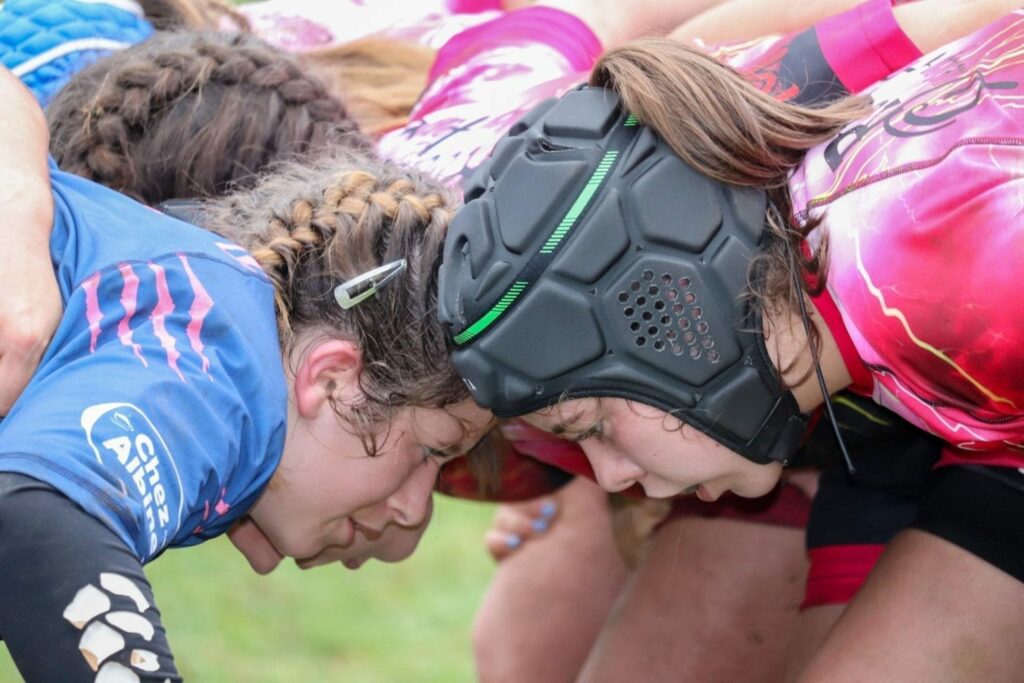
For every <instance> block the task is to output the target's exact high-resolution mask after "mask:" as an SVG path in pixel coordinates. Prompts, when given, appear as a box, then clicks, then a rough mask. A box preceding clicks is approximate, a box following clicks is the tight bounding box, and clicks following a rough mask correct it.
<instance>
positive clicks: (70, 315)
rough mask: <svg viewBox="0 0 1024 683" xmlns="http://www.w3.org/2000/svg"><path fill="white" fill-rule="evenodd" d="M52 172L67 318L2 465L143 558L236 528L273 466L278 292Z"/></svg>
mask: <svg viewBox="0 0 1024 683" xmlns="http://www.w3.org/2000/svg"><path fill="white" fill-rule="evenodd" d="M51 173H52V185H53V192H54V200H55V203H56V206H55V218H54V226H53V236H52V238H51V241H50V248H51V254H52V258H53V264H54V269H55V271H56V273H57V278H58V280H59V284H60V289H61V294H62V296H63V299H64V305H65V310H64V316H63V319H62V320H61V323H60V326H59V327H58V329H57V332H56V335H55V337H54V339H53V341H52V343H51V345H50V348H49V349H48V351H47V353H46V355H45V356H44V358H43V360H42V363H41V365H40V366H39V369H38V370H37V372H36V374H35V375H34V376H33V378H32V381H31V383H30V384H29V386H28V387H27V388H26V390H25V392H24V393H23V394H22V396H21V397H20V398H19V399H18V401H17V402H16V404H15V405H14V408H13V410H12V411H11V413H10V414H9V415H8V417H7V418H6V419H5V420H3V422H2V423H0V471H10V472H20V473H22V474H25V475H28V476H32V477H35V478H37V479H40V480H42V481H45V482H47V483H49V484H50V485H51V486H53V487H55V488H56V489H58V490H60V491H61V492H63V493H64V494H65V495H67V496H68V497H69V498H71V499H72V500H74V501H75V502H76V503H78V504H79V505H80V506H82V508H84V509H85V510H86V511H87V512H88V513H90V514H92V515H93V516H95V517H97V518H99V519H101V520H102V521H104V522H105V523H106V524H108V525H109V526H110V527H111V528H112V529H113V530H114V531H115V532H116V533H117V534H118V535H119V536H120V537H121V538H122V539H123V540H124V542H125V543H127V544H128V546H129V547H131V548H132V549H134V551H135V553H136V554H137V555H138V557H139V558H140V560H142V561H143V562H146V561H148V560H150V559H152V558H153V557H155V556H156V555H157V554H159V553H160V552H161V551H163V550H164V549H165V548H167V547H169V546H175V545H191V544H194V543H199V542H201V541H202V540H205V539H207V538H211V537H213V536H216V535H218V534H220V533H223V532H224V531H226V530H227V528H228V527H229V526H230V524H231V523H232V522H233V521H234V520H236V519H237V518H238V517H240V516H241V515H242V514H243V513H244V512H245V511H246V510H247V509H248V508H249V507H251V506H252V504H253V503H254V502H255V500H256V499H257V497H258V496H259V494H260V492H261V491H262V489H263V487H264V486H265V485H266V484H267V482H268V481H269V479H270V477H271V475H272V474H273V472H274V470H275V468H276V467H277V464H278V462H279V460H280V456H281V449H282V447H283V442H284V430H285V419H286V391H287V389H286V385H285V381H284V372H283V367H282V362H281V352H280V347H279V342H278V337H277V327H276V322H275V315H274V298H273V287H272V285H271V284H270V282H269V281H268V280H267V278H266V277H265V275H264V274H263V272H262V271H261V270H260V268H259V266H258V264H257V263H256V262H255V261H254V260H253V259H252V258H251V257H250V256H249V255H248V254H247V253H246V252H245V251H244V250H243V249H242V248H240V247H238V246H236V245H234V244H231V243H229V242H228V241H227V240H224V239H223V238H221V237H218V236H217V235H214V234H212V233H209V232H206V231H204V230H200V229H199V228H196V227H194V226H192V225H188V224H186V223H182V222H180V221H178V220H175V219H173V218H170V217H168V216H164V215H163V214H160V213H158V212H156V211H154V210H153V209H150V208H148V207H145V206H143V205H141V204H138V203H136V202H134V201H132V200H130V199H128V198H127V197H124V196H122V195H120V194H118V193H116V192H113V191H111V190H108V189H106V188H104V187H102V186H100V185H97V184H95V183H92V182H89V181H87V180H83V179H81V178H78V177H75V176H73V175H70V174H66V173H63V172H60V171H58V170H57V169H56V167H54V166H53V165H52V164H51Z"/></svg>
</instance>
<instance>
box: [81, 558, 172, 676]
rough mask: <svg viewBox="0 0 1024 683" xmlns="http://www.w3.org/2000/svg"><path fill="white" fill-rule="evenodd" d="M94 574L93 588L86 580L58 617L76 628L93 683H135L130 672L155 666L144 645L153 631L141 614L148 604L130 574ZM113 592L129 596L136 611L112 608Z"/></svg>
mask: <svg viewBox="0 0 1024 683" xmlns="http://www.w3.org/2000/svg"><path fill="white" fill-rule="evenodd" d="M99 578H100V580H99V584H100V586H99V587H96V586H94V585H93V584H91V583H90V584H86V585H85V587H84V588H82V589H80V590H79V591H78V593H76V594H75V597H74V599H72V600H71V603H70V604H69V605H68V606H67V607H66V608H65V609H64V618H65V619H66V620H67V621H69V622H71V624H72V625H73V626H74V627H75V628H76V629H78V630H79V631H81V632H82V637H81V639H79V641H78V650H79V651H80V652H81V653H82V656H83V657H84V658H85V661H86V662H87V663H88V664H89V668H90V669H92V670H93V671H95V672H96V679H95V680H96V683H139V681H140V680H141V679H140V677H139V674H138V673H136V671H141V672H146V673H151V672H155V671H159V669H160V662H159V661H158V657H157V655H156V653H155V652H152V651H151V650H148V649H146V645H145V644H144V643H149V642H151V641H152V640H153V636H154V635H155V634H156V629H155V627H154V626H153V622H151V621H150V620H149V619H147V618H146V617H145V616H144V614H145V612H146V611H147V610H148V609H149V608H150V607H151V605H150V604H149V600H147V599H146V596H145V595H143V593H142V591H141V590H140V589H139V587H138V586H137V585H136V584H135V583H134V582H133V581H131V580H130V579H128V578H126V577H124V576H122V575H120V574H115V573H113V572H104V573H102V574H100V577H99ZM115 596H123V597H125V598H129V599H130V604H132V606H134V607H135V609H136V610H138V611H137V612H136V611H131V610H123V609H122V610H112V605H113V599H114V598H115ZM122 602H125V601H123V600H122ZM140 641H141V642H140ZM118 660H120V661H118ZM125 663H127V665H126V664H125Z"/></svg>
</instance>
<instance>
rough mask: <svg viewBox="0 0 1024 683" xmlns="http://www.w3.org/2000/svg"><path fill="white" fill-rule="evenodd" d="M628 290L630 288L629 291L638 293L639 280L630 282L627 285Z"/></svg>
mask: <svg viewBox="0 0 1024 683" xmlns="http://www.w3.org/2000/svg"><path fill="white" fill-rule="evenodd" d="M629 288H630V290H632V291H634V292H638V291H640V281H639V280H633V281H632V282H630V283H629Z"/></svg>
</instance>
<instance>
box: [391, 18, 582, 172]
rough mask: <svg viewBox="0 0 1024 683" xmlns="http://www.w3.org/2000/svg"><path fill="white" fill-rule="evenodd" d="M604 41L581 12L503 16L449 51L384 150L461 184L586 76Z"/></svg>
mask: <svg viewBox="0 0 1024 683" xmlns="http://www.w3.org/2000/svg"><path fill="white" fill-rule="evenodd" d="M600 53H601V43H600V42H599V41H598V39H597V37H596V36H594V34H593V32H591V30H590V29H589V28H588V27H587V26H586V24H584V23H583V22H582V21H580V20H579V19H577V18H576V17H574V16H572V15H570V14H566V13H565V12H560V11H558V10H554V9H549V8H545V7H532V8H528V9H523V10H517V11H515V12H509V13H507V14H503V15H501V16H499V17H497V18H495V19H493V20H491V21H488V22H486V23H483V24H480V25H479V26H476V27H473V28H470V29H467V30H465V31H462V32H461V33H460V34H459V35H457V36H455V37H454V38H452V39H451V40H450V41H448V43H446V44H445V46H444V47H443V48H441V50H440V52H439V53H438V56H437V60H436V61H435V62H434V66H433V69H431V73H430V79H429V85H428V86H427V89H426V90H425V91H424V93H423V96H422V97H421V98H420V101H419V102H418V103H417V105H416V107H415V108H414V109H413V112H412V115H411V117H410V122H409V124H408V125H407V126H405V127H404V128H402V129H399V130H396V131H393V132H391V133H388V134H387V135H385V136H384V137H383V138H382V139H381V140H380V143H379V145H378V150H379V151H380V152H381V154H383V155H384V156H385V157H388V158H391V159H394V160H396V161H401V162H404V163H407V164H412V165H413V166H416V167H417V168H419V169H420V170H423V171H427V172H429V173H432V174H433V175H434V176H435V177H437V178H440V179H441V180H444V181H446V182H449V183H451V184H454V185H458V184H461V181H462V178H463V176H464V175H465V173H466V172H467V171H469V170H472V169H474V168H476V167H477V166H479V165H480V163H481V162H482V161H483V160H484V159H486V158H487V156H488V155H489V154H490V152H491V150H492V149H493V148H494V145H495V143H496V142H497V141H498V140H499V139H500V138H501V137H502V136H503V135H504V134H505V133H506V132H508V129H509V128H511V126H512V124H513V123H515V122H516V121H517V120H519V119H520V118H522V116H523V115H524V114H526V113H527V112H528V111H529V110H530V109H532V108H533V107H535V106H536V105H538V104H540V103H541V102H542V101H544V100H545V99H547V98H549V97H553V96H557V95H560V94H562V93H563V92H565V91H566V90H568V89H569V88H572V87H574V86H576V85H578V84H579V83H581V82H583V81H584V80H585V79H586V76H587V73H588V72H589V71H590V68H591V66H593V64H594V61H595V60H596V59H597V57H598V55H600Z"/></svg>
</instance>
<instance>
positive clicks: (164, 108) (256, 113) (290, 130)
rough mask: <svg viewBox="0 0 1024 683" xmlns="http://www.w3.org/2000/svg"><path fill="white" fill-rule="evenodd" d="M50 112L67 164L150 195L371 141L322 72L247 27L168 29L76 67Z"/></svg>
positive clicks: (210, 191) (210, 189) (242, 179)
mask: <svg viewBox="0 0 1024 683" xmlns="http://www.w3.org/2000/svg"><path fill="white" fill-rule="evenodd" d="M47 119H48V121H49V123H50V150H51V152H52V153H53V156H54V158H55V159H56V161H57V163H58V164H59V165H60V166H61V167H62V168H63V169H64V170H67V171H70V172H72V173H76V174H78V175H81V176H84V177H86V178H89V179H91V180H95V181H97V182H100V183H102V184H104V185H107V186H108V187H112V188H113V189H116V190H119V191H121V192H124V193H126V194H128V195H131V196H132V197H134V198H136V199H138V200H140V201H143V202H145V203H148V204H157V203H159V202H161V201H165V200H167V199H174V198H189V197H208V196H216V195H220V194H223V193H224V192H225V191H227V190H228V189H230V188H232V187H238V186H244V185H246V184H248V183H252V182H254V181H255V179H256V175H257V174H258V173H259V171H261V170H262V169H263V168H264V167H266V166H267V165H268V164H270V163H271V162H275V161H279V160H281V159H288V158H292V157H295V156H297V155H301V154H304V153H306V152H307V151H309V150H311V149H315V148H318V147H323V146H325V145H328V144H342V145H345V146H354V147H360V148H369V145H370V142H369V139H368V138H366V137H365V136H363V135H361V134H359V133H358V132H357V128H356V126H355V124H354V123H353V122H352V121H351V119H349V118H348V116H347V113H346V111H345V108H344V107H343V106H342V105H341V103H340V102H339V101H338V100H336V99H335V98H333V97H331V96H330V95H328V94H327V91H326V90H325V88H324V86H323V85H322V84H321V83H320V82H319V81H317V80H316V79H315V78H313V77H312V76H310V75H309V74H307V73H306V72H305V71H304V70H303V69H301V68H300V67H299V66H298V64H297V63H296V62H295V60H294V59H293V58H292V57H290V56H289V55H287V54H285V53H283V52H281V51H279V50H277V49H275V48H272V47H270V46H269V45H266V44H265V43H263V42H262V41H260V40H258V39H257V38H255V37H253V36H251V35H247V34H222V33H192V32H180V33H159V34H157V35H156V36H154V37H153V38H151V39H150V40H147V41H146V42H144V43H141V44H139V45H135V46H133V47H131V48H128V49H127V50H124V51H123V52H119V53H115V54H113V55H111V56H109V57H107V58H106V59H103V60H101V61H99V62H97V63H96V64H93V65H92V66H90V67H88V68H87V69H85V70H83V71H82V72H80V73H79V74H77V75H76V76H75V78H74V79H72V80H71V82H70V83H69V84H68V85H67V87H65V88H64V89H63V90H61V91H60V92H59V93H58V94H57V96H56V97H55V98H54V100H53V102H52V103H51V104H50V106H49V107H48V108H47Z"/></svg>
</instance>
